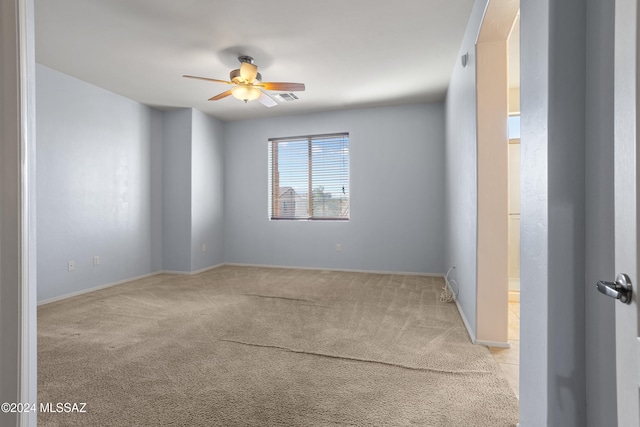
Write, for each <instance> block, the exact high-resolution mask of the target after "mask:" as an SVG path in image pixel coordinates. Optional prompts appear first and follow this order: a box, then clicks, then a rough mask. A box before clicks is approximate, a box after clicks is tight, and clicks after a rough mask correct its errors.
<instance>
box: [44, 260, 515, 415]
mask: <svg viewBox="0 0 640 427" xmlns="http://www.w3.org/2000/svg"><path fill="white" fill-rule="evenodd" d="M441 287H442V279H439V278H429V277H417V276H402V275H378V274H364V273H344V272H326V271H304V270H288V269H268V268H249V267H234V266H224V267H220V268H217V269H214V270H211V271H209V272H206V273H202V274H199V275H196V276H178V275H158V276H154V277H150V278H147V279H143V280H138V281H135V282H130V283H127V284H124V285H119V286H115V287H112V288H108V289H104V290H100V291H96V292H92V293H89V294H84V295H82V296H78V297H74V298H71V299H67V300H64V301H60V302H56V303H51V304H47V305H44V306H41V307H40V308H39V310H38V400H39V402H52V403H54V406H55V403H57V402H69V403H74V402H86V408H85V409H86V413H68V414H67V413H40V414H39V415H38V420H39V421H38V423H39V425H42V426H75V425H77V426H407V425H411V426H492V427H493V426H513V425H516V423H517V418H518V401H517V399H516V397H515V396H514V394H513V392H512V391H511V389H510V387H509V385H508V383H507V381H506V380H505V379H504V378H503V377H502V376H501V374H500V369H499V367H498V366H497V364H496V362H495V361H494V359H493V358H492V356H491V354H490V352H489V350H488V349H487V348H486V347H482V346H474V345H472V344H471V343H470V341H469V339H468V337H467V334H466V331H465V329H464V326H463V324H462V321H461V319H460V317H459V314H458V312H457V310H456V307H455V305H454V304H451V303H441V302H440V301H439V295H440V288H441Z"/></svg>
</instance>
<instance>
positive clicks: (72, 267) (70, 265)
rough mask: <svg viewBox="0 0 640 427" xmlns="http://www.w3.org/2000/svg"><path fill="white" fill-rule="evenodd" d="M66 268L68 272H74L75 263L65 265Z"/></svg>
mask: <svg viewBox="0 0 640 427" xmlns="http://www.w3.org/2000/svg"><path fill="white" fill-rule="evenodd" d="M67 268H68V269H69V271H74V270H75V269H76V262H75V261H69V263H68V264H67Z"/></svg>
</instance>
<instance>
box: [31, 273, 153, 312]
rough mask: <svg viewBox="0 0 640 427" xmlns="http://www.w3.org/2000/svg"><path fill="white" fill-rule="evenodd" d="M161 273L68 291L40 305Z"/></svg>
mask: <svg viewBox="0 0 640 427" xmlns="http://www.w3.org/2000/svg"><path fill="white" fill-rule="evenodd" d="M161 273H162V272H161V271H156V272H154V273H149V274H143V275H141V276H136V277H130V278H128V279H123V280H118V281H117V282H111V283H105V284H104V285H98V286H94V287H92V288H88V289H82V290H79V291H75V292H71V293H68V294H64V295H59V296H57V297H53V298H47V299H45V300H42V301H38V306H41V305H45V304H50V303H52V302H56V301H60V300H63V299H67V298H73V297H77V296H78V295H82V294H86V293H89V292H93V291H99V290H100V289H106V288H110V287H112V286H117V285H122V284H123V283H128V282H132V281H134V280H140V279H145V278H147V277H151V276H155V275H158V274H161Z"/></svg>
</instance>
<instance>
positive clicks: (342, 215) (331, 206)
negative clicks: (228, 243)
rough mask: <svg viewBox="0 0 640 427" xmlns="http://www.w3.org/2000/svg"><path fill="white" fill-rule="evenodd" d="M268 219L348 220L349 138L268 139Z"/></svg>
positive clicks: (334, 135) (342, 136) (325, 136)
mask: <svg viewBox="0 0 640 427" xmlns="http://www.w3.org/2000/svg"><path fill="white" fill-rule="evenodd" d="M268 191H269V217H270V218H271V219H273V220H280V219H288V220H315V219H320V220H348V219H349V134H348V133H339V134H331V135H312V136H301V137H291V138H272V139H269V190H268Z"/></svg>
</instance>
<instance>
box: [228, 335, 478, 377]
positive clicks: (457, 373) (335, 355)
mask: <svg viewBox="0 0 640 427" xmlns="http://www.w3.org/2000/svg"><path fill="white" fill-rule="evenodd" d="M218 341H223V342H229V343H234V344H242V345H248V346H252V347H260V348H273V349H276V350H284V351H288V352H291V353H298V354H308V355H311V356H320V357H327V358H331V359H340V360H349V361H353V362H365V363H375V364H379V365H386V366H393V367H396V368H402V369H408V370H411V371H422V372H435V373H439V374H452V375H466V374H490V373H491V372H489V371H475V370H468V371H451V370H447V369H435V368H421V367H418V366H409V365H403V364H401V363H393V362H385V361H382V360H375V359H364V358H359V357H349V356H340V355H337V354H330V353H320V352H315V351H306V350H296V349H294V348H289V347H284V346H279V345H272V344H260V343H252V342H247V341H240V340H232V339H227V338H219V339H218Z"/></svg>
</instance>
